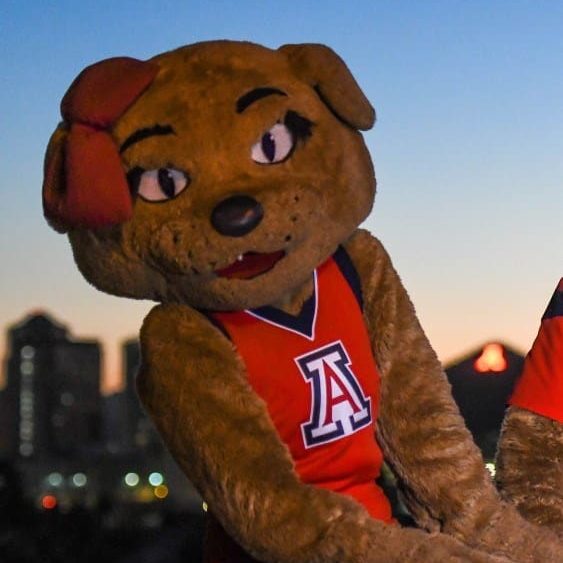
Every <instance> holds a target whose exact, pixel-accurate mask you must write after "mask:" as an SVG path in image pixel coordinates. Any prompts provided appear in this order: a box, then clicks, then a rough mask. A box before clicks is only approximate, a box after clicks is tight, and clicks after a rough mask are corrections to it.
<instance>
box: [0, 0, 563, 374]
mask: <svg viewBox="0 0 563 563" xmlns="http://www.w3.org/2000/svg"><path fill="white" fill-rule="evenodd" d="M562 29H563V3H561V2H557V1H555V0H554V1H550V2H548V1H542V0H535V1H532V0H530V1H523V0H514V1H500V0H499V1H494V2H491V1H481V0H475V1H472V2H469V1H459V0H442V1H433V0H426V1H425V2H420V1H414V0H413V1H401V0H397V1H393V2H391V1H382V0H370V1H368V0H359V1H356V2H344V1H341V2H336V1H333V0H328V1H323V2H313V1H299V2H296V1H291V0H288V1H285V2H255V1H250V0H249V1H245V0H239V1H237V2H226V1H213V0H210V1H187V0H185V1H183V2H179V1H168V2H166V1H161V2H156V1H154V2H149V1H135V2H133V1H130V0H122V1H121V2H118V3H117V2H116V3H114V2H108V1H105V0H101V1H96V2H94V1H87V0H84V1H82V2H71V1H59V2H56V1H53V2H37V1H35V2H31V1H25V0H21V1H15V0H5V1H4V2H3V3H2V8H0V69H1V71H2V72H1V76H2V87H1V88H0V104H1V107H2V108H4V111H3V112H2V117H1V118H0V126H1V129H0V164H1V165H2V171H3V174H2V176H1V178H2V179H1V182H0V189H1V191H2V202H3V210H2V211H3V213H2V221H1V222H0V258H1V260H2V264H3V272H2V275H1V276H0V297H1V301H0V303H1V307H0V329H2V331H3V330H4V328H5V327H6V326H8V325H9V324H12V323H14V322H16V321H19V320H20V319H21V318H22V317H24V316H25V314H27V313H28V312H29V311H30V310H34V309H37V308H41V309H44V310H47V311H48V312H50V313H51V314H53V315H54V316H55V317H56V318H58V319H59V320H61V321H62V322H65V323H68V325H69V326H70V327H71V328H72V330H73V332H74V333H75V334H76V335H77V336H88V337H90V336H93V337H99V338H101V339H102V342H103V344H104V349H105V351H106V354H107V357H108V360H107V364H106V365H107V373H108V377H109V378H110V379H111V381H114V378H115V374H116V373H117V372H118V371H119V369H118V368H119V358H118V343H119V342H120V341H121V340H122V339H123V338H126V337H129V336H132V335H134V334H135V332H136V331H137V329H138V327H139V325H140V322H141V320H142V317H143V316H144V314H146V312H147V311H148V309H149V308H150V303H146V302H145V303H143V302H141V303H134V302H130V301H126V300H122V299H118V298H114V297H111V296H106V295H103V294H102V293H99V292H97V291H95V290H94V289H93V288H91V287H90V286H88V284H87V283H86V282H85V281H84V280H83V279H82V278H81V276H80V274H79V273H78V272H77V270H76V268H75V266H74V265H73V261H72V257H71V253H70V248H69V246H68V243H67V242H66V239H65V237H63V236H61V235H58V234H56V233H54V232H53V231H51V230H50V229H49V228H48V227H47V226H46V224H45V222H44V220H43V218H42V211H41V197H40V188H41V177H42V161H43V154H44V150H45V146H46V143H47V140H48V138H49V136H50V134H51V132H52V130H53V129H54V127H55V125H56V123H57V121H58V120H59V113H58V112H59V110H58V108H59V103H60V99H61V97H62V95H63V94H64V92H65V91H66V88H67V87H68V85H69V84H70V82H71V81H72V80H73V78H74V77H75V76H76V75H77V74H78V72H80V70H82V68H83V67H85V66H86V65H88V64H91V63H93V62H96V61H98V60H100V59H103V58H106V57H111V56H116V55H128V56H133V57H137V58H141V59H143V58H148V57H150V56H152V55H155V54H157V53H159V52H162V51H165V50H169V49H172V48H174V47H177V46H180V45H183V44H187V43H193V42H196V41H201V40H208V39H219V38H227V39H244V40H250V41H254V42H257V43H262V44H264V45H266V46H269V47H273V48H275V47H277V46H279V45H281V44H283V43H299V42H320V43H325V44H327V45H329V46H331V47H332V48H333V49H335V50H336V51H337V52H338V53H339V54H340V55H341V56H342V57H343V58H344V60H345V61H346V62H347V63H348V65H349V67H350V69H351V70H352V72H353V73H354V74H355V76H356V78H357V80H358V82H359V83H360V85H361V86H362V88H363V89H364V91H365V92H366V94H367V96H368V97H369V98H370V100H371V101H372V103H373V104H374V106H375V108H376V110H377V113H378V122H377V124H376V127H375V128H374V129H373V130H372V131H370V132H368V133H367V134H366V135H365V138H366V142H367V143H368V146H369V148H370V151H371V153H372V156H373V159H374V162H375V165H376V172H377V177H378V186H379V187H378V190H379V193H378V196H377V199H376V205H375V208H374V212H373V214H372V216H371V217H370V218H369V219H368V221H367V222H366V226H367V227H368V228H369V229H370V230H371V231H372V232H373V233H374V234H376V235H377V236H378V237H379V238H381V240H382V241H383V242H384V244H385V245H386V246H387V249H388V250H389V252H390V254H391V256H392V258H393V260H394V262H395V265H396V267H397V269H398V270H399V273H400V274H401V277H402V279H403V281H404V283H405V285H406V287H407V289H408V290H409V292H410V294H411V297H412V298H413V301H414V303H415V306H416V308H417V310H418V312H419V316H420V318H421V321H422V323H423V326H424V328H425V329H426V331H427V333H428V335H429V337H430V340H431V342H432V344H433V345H434V347H435V348H436V350H437V352H438V354H439V356H440V357H441V358H442V359H443V360H446V361H447V360H449V359H452V358H453V357H455V356H457V355H459V354H463V353H464V352H465V351H467V350H469V349H471V348H473V347H474V346H476V345H479V344H481V343H482V342H484V341H485V340H488V339H501V340H505V341H507V342H508V343H509V344H512V345H514V346H516V347H517V348H519V349H520V350H522V351H525V350H526V349H527V348H528V347H529V346H530V345H531V342H532V340H533V338H534V336H535V332H536V330H537V326H538V322H539V317H540V315H541V313H542V311H543V308H544V306H545V304H546V302H547V300H548V298H549V296H550V294H551V292H552V290H553V289H554V287H555V285H556V282H557V280H558V279H559V278H560V277H561V276H562V275H563V268H562V265H563V244H562V242H563V241H562V236H561V234H562V225H563V219H562V216H563V158H562V155H563V135H562V133H563V34H562V33H561V30H562ZM1 342H2V341H0V354H2V353H3V344H2V343H1Z"/></svg>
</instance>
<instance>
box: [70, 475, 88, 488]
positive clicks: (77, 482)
mask: <svg viewBox="0 0 563 563" xmlns="http://www.w3.org/2000/svg"><path fill="white" fill-rule="evenodd" d="M86 483H88V477H86V475H84V473H75V474H74V475H73V476H72V484H73V485H74V486H75V487H85V486H86Z"/></svg>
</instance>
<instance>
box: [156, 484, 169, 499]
mask: <svg viewBox="0 0 563 563" xmlns="http://www.w3.org/2000/svg"><path fill="white" fill-rule="evenodd" d="M154 496H155V497H156V498H159V499H161V500H162V499H165V498H166V497H167V496H168V487H167V486H166V485H159V486H158V487H156V488H155V490H154Z"/></svg>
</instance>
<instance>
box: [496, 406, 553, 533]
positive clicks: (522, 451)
mask: <svg viewBox="0 0 563 563" xmlns="http://www.w3.org/2000/svg"><path fill="white" fill-rule="evenodd" d="M497 483H498V486H499V489H500V491H501V493H502V495H503V496H504V497H506V498H507V499H508V500H510V501H511V502H513V503H514V504H515V505H516V506H517V508H518V510H519V511H520V512H521V513H522V515H523V516H525V517H526V518H527V519H528V520H529V521H530V522H534V523H536V524H540V525H542V526H546V527H548V528H550V529H552V530H554V531H555V532H556V533H557V534H558V536H559V537H560V538H562V539H563V425H562V424H561V423H560V422H557V421H555V420H551V419H549V418H545V417H543V416H541V415H539V414H535V413H532V412H530V411H527V410H524V409H521V408H518V407H510V408H509V409H508V412H507V415H506V418H505V421H504V425H503V430H502V434H501V440H500V442H499V451H498V455H497Z"/></svg>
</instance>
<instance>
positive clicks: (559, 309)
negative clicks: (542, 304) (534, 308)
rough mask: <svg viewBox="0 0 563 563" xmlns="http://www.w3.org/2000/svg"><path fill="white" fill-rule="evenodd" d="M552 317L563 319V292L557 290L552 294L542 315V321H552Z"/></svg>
mask: <svg viewBox="0 0 563 563" xmlns="http://www.w3.org/2000/svg"><path fill="white" fill-rule="evenodd" d="M554 317H563V291H560V290H557V291H556V292H555V293H554V294H553V297H552V298H551V301H550V302H549V305H548V306H547V309H546V311H545V313H544V314H543V317H542V321H543V320H545V319H553V318H554Z"/></svg>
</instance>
